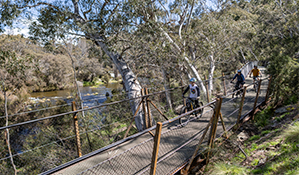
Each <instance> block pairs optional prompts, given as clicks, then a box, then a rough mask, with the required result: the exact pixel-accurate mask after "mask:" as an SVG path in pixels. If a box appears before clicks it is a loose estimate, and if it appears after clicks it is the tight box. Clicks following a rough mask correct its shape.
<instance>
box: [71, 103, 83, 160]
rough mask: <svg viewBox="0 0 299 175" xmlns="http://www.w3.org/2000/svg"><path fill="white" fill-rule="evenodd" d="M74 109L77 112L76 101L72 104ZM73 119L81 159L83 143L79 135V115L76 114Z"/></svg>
mask: <svg viewBox="0 0 299 175" xmlns="http://www.w3.org/2000/svg"><path fill="white" fill-rule="evenodd" d="M72 109H73V111H76V110H77V107H76V103H75V102H74V101H73V103H72ZM73 119H74V131H75V134H76V143H77V153H78V156H79V157H81V156H82V153H81V142H80V134H79V125H78V117H77V113H74V115H73Z"/></svg>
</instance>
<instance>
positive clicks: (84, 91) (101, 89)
mask: <svg viewBox="0 0 299 175" xmlns="http://www.w3.org/2000/svg"><path fill="white" fill-rule="evenodd" d="M79 89H80V92H81V96H82V100H83V101H84V106H89V107H90V106H93V105H96V104H97V102H98V103H103V102H105V101H106V100H107V98H106V95H107V94H109V97H111V96H112V92H111V91H112V90H113V89H117V90H121V89H122V85H121V84H119V83H109V84H108V85H106V86H105V85H99V86H97V87H92V86H85V87H79ZM75 93H76V92H75V91H74V90H59V91H49V92H33V93H31V94H30V95H31V97H30V99H31V101H33V102H41V103H42V102H46V101H52V102H53V101H55V99H63V100H65V101H66V102H67V103H70V102H71V101H72V100H73V98H74V96H75Z"/></svg>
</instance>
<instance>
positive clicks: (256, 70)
mask: <svg viewBox="0 0 299 175" xmlns="http://www.w3.org/2000/svg"><path fill="white" fill-rule="evenodd" d="M251 74H253V83H254V82H255V80H259V78H258V77H259V75H261V77H262V76H263V75H262V72H261V71H260V70H259V69H258V68H257V65H254V68H253V69H252V70H251V71H250V74H249V77H250V78H251Z"/></svg>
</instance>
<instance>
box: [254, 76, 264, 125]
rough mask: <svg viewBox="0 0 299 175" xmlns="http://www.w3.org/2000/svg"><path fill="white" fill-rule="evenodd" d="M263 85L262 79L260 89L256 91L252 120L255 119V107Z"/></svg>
mask: <svg viewBox="0 0 299 175" xmlns="http://www.w3.org/2000/svg"><path fill="white" fill-rule="evenodd" d="M261 85H262V80H261V79H260V81H259V87H258V90H257V92H256V96H255V101H254V105H253V109H252V120H254V111H255V108H256V104H257V100H258V98H259V94H260V90H261Z"/></svg>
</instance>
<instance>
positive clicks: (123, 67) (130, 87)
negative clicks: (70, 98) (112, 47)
mask: <svg viewBox="0 0 299 175" xmlns="http://www.w3.org/2000/svg"><path fill="white" fill-rule="evenodd" d="M96 44H97V45H98V46H100V47H101V48H102V49H103V51H104V52H105V53H106V54H107V55H108V56H109V57H110V59H111V60H112V61H113V63H114V65H115V66H116V68H117V69H118V71H119V73H120V74H121V76H122V79H123V82H124V86H125V88H126V90H127V91H128V97H129V99H131V98H135V97H138V96H140V95H141V93H140V91H141V86H140V84H139V82H138V80H137V78H136V76H135V74H134V73H133V71H132V70H131V69H130V67H129V66H128V65H127V63H126V62H125V60H124V59H123V58H122V57H121V56H120V55H119V54H118V53H112V52H110V51H109V50H108V48H107V46H106V44H105V43H103V42H101V41H96ZM139 102H140V99H134V100H131V103H130V104H131V109H132V111H133V114H134V113H135V111H136V110H137V107H138V104H139ZM135 123H136V127H137V129H138V131H142V130H143V129H144V128H145V125H144V124H145V121H144V115H143V113H142V108H140V110H139V112H138V113H137V115H136V117H135Z"/></svg>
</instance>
